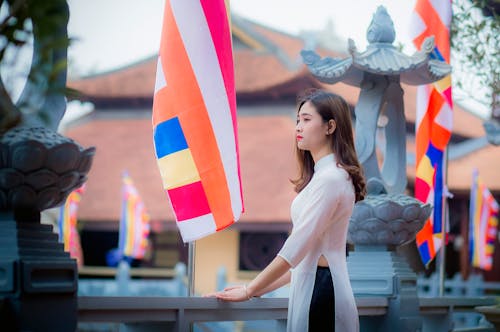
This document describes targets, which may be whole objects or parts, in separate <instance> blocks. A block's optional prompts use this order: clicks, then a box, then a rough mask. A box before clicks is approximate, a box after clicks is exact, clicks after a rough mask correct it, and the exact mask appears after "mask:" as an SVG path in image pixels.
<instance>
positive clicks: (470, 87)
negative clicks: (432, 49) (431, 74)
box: [451, 0, 500, 116]
mask: <svg viewBox="0 0 500 332" xmlns="http://www.w3.org/2000/svg"><path fill="white" fill-rule="evenodd" d="M499 7H500V2H499V1H498V0H460V1H453V19H452V25H451V45H452V57H453V59H452V65H453V66H454V71H453V79H454V81H455V84H457V85H458V87H460V88H461V89H462V90H463V91H465V92H467V93H468V94H469V95H470V96H469V97H470V98H474V99H479V100H480V101H485V102H486V103H487V104H488V105H489V106H490V109H491V110H495V109H498V107H499V105H498V104H499V98H500V17H499V12H498V10H499ZM477 86H482V87H486V89H484V95H482V91H481V92H479V91H478V89H477ZM478 94H479V95H478ZM499 116H500V114H499Z"/></svg>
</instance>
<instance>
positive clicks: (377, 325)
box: [348, 245, 422, 331]
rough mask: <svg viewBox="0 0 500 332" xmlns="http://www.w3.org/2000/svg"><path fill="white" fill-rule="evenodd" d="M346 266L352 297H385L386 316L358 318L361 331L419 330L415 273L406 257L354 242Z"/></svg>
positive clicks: (420, 323)
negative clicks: (386, 302)
mask: <svg viewBox="0 0 500 332" xmlns="http://www.w3.org/2000/svg"><path fill="white" fill-rule="evenodd" d="M348 269H349V276H350V280H351V285H352V287H353V291H354V294H355V295H356V296H364V297H366V296H383V297H387V298H388V299H389V308H388V310H387V315H385V316H381V317H361V319H360V324H361V330H363V331H419V330H421V329H422V318H421V317H420V314H419V302H418V296H417V276H416V274H415V273H414V272H413V270H412V269H411V268H410V266H409V265H408V263H407V262H406V259H405V258H404V257H402V256H400V255H399V254H397V253H396V252H395V251H393V250H390V248H389V249H388V248H387V247H386V246H383V245H379V246H377V245H374V246H365V245H357V246H356V249H355V251H354V252H352V253H350V254H349V258H348Z"/></svg>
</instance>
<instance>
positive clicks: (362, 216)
mask: <svg viewBox="0 0 500 332" xmlns="http://www.w3.org/2000/svg"><path fill="white" fill-rule="evenodd" d="M431 212H432V208H431V206H430V204H422V203H421V202H420V201H419V200H417V199H415V198H413V197H410V196H407V195H401V194H383V195H368V196H367V197H366V198H365V199H364V200H363V201H361V202H358V203H357V204H356V208H355V209H354V212H353V214H352V217H351V221H350V224H349V231H348V234H347V240H348V242H350V243H355V244H357V245H382V246H392V247H397V246H400V245H403V244H406V243H408V242H410V241H412V240H413V239H415V235H416V234H417V232H418V231H419V230H420V229H421V228H422V227H423V226H424V223H425V221H426V220H427V219H428V218H429V216H430V214H431Z"/></svg>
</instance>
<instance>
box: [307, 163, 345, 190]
mask: <svg viewBox="0 0 500 332" xmlns="http://www.w3.org/2000/svg"><path fill="white" fill-rule="evenodd" d="M316 175H317V176H315V177H314V178H313V180H314V182H315V183H316V185H318V186H327V187H331V186H335V187H340V186H341V185H343V184H345V183H347V182H349V174H348V173H347V172H346V171H345V170H344V169H343V168H341V167H339V166H337V165H332V166H331V167H328V168H326V169H323V170H322V172H319V173H318V174H316Z"/></svg>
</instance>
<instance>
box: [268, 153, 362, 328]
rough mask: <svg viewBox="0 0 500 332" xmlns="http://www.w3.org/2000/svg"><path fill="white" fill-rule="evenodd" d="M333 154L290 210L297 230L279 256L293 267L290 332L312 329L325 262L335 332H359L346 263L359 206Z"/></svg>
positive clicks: (317, 166)
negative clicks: (320, 265)
mask: <svg viewBox="0 0 500 332" xmlns="http://www.w3.org/2000/svg"><path fill="white" fill-rule="evenodd" d="M336 163H337V162H336V158H335V156H334V155H333V154H329V155H327V156H325V157H323V158H321V159H320V160H318V162H317V163H316V164H315V166H314V175H313V177H312V179H311V181H310V182H309V183H308V184H307V186H306V187H305V188H304V189H303V190H302V191H301V192H300V193H299V194H298V195H297V197H295V199H294V200H293V202H292V205H291V217H292V223H293V230H292V232H291V234H290V236H289V237H288V239H287V240H286V242H285V244H284V245H283V248H281V250H280V252H279V253H278V255H279V256H281V257H282V258H283V259H285V260H286V261H287V262H288V263H289V264H290V265H291V266H292V269H291V272H292V277H291V284H290V295H289V296H290V298H289V303H288V323H287V331H288V332H304V331H307V330H308V326H309V306H310V303H311V297H312V292H313V288H314V281H315V276H316V267H317V265H318V259H319V258H320V256H321V255H323V256H325V258H326V260H327V261H328V265H329V267H330V271H331V273H332V279H333V286H334V291H335V330H336V331H342V332H358V331H359V317H358V310H357V307H356V303H355V300H354V295H353V292H352V288H351V283H350V281H349V274H348V271H347V263H346V238H347V228H348V225H349V219H350V217H351V214H352V210H353V207H354V202H355V193H354V187H353V185H352V182H351V180H350V177H349V175H348V173H347V172H346V171H345V170H344V169H342V168H340V167H338V166H337V164H336Z"/></svg>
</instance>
